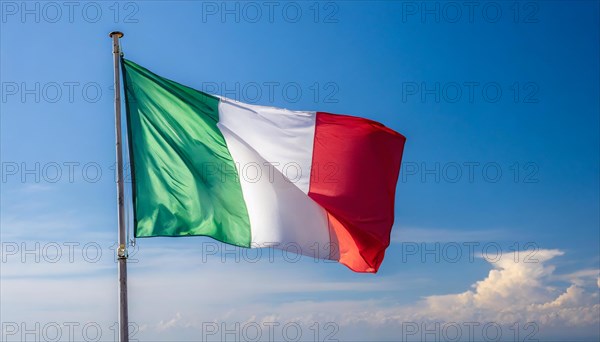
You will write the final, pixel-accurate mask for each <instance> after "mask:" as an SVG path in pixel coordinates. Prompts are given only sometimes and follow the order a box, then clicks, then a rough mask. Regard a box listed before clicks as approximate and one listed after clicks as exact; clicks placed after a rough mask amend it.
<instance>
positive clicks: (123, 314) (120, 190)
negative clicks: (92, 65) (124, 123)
mask: <svg viewBox="0 0 600 342" xmlns="http://www.w3.org/2000/svg"><path fill="white" fill-rule="evenodd" d="M109 37H111V38H112V43H113V63H114V71H115V76H114V77H115V79H114V80H115V81H114V89H115V135H116V152H117V165H116V170H117V206H118V210H117V217H118V231H119V235H118V245H119V246H118V248H117V262H118V264H117V267H118V273H119V341H120V342H129V317H128V315H127V238H126V236H127V234H126V229H127V228H126V225H125V203H124V187H123V144H122V138H121V79H120V70H119V67H120V63H119V60H120V58H121V47H120V42H119V39H120V38H121V37H123V33H122V32H118V31H114V32H111V33H110V34H109Z"/></svg>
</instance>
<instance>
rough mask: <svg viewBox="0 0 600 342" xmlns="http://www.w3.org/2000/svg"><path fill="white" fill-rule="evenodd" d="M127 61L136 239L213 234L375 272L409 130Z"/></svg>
mask: <svg viewBox="0 0 600 342" xmlns="http://www.w3.org/2000/svg"><path fill="white" fill-rule="evenodd" d="M122 69H123V76H124V77H123V79H124V83H125V89H126V90H125V99H126V106H127V127H128V138H129V145H130V148H129V153H130V160H131V164H132V175H133V205H134V230H135V236H136V237H152V236H197V235H202V236H209V237H212V238H214V239H216V240H219V241H221V242H224V243H227V244H232V245H236V246H241V247H249V248H261V247H276V248H283V249H286V250H288V251H292V252H296V253H299V254H303V255H308V256H312V257H315V258H322V259H331V260H337V261H339V262H340V263H342V264H344V265H346V266H348V267H349V268H350V269H352V270H353V271H356V272H372V273H375V272H377V270H378V268H379V266H380V264H381V262H382V261H383V256H384V253H385V249H386V248H387V246H388V245H389V243H390V232H391V229H392V225H393V222H394V197H395V189H396V182H397V179H398V173H399V170H400V163H401V159H402V151H403V148H404V142H405V140H406V139H405V138H404V137H403V136H402V135H401V134H399V133H397V132H395V131H393V130H391V129H389V128H387V127H385V126H384V125H382V124H380V123H377V122H374V121H371V120H367V119H363V118H358V117H353V116H346V115H335V114H329V113H323V112H311V111H292V110H287V109H282V108H274V107H264V106H257V105H251V104H245V103H240V102H237V101H233V100H230V99H227V98H225V97H220V96H216V95H210V94H206V93H203V92H201V91H198V90H195V89H192V88H190V87H186V86H184V85H181V84H178V83H176V82H174V81H171V80H168V79H166V78H163V77H160V76H158V75H156V74H154V73H152V72H151V71H149V70H147V69H145V68H143V67H141V66H139V65H137V64H136V63H134V62H132V61H129V60H126V59H123V60H122Z"/></svg>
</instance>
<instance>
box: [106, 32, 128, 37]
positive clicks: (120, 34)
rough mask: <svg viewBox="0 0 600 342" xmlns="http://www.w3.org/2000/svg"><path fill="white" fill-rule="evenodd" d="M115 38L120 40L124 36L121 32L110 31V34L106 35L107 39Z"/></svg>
mask: <svg viewBox="0 0 600 342" xmlns="http://www.w3.org/2000/svg"><path fill="white" fill-rule="evenodd" d="M115 35H116V36H117V38H122V37H123V36H124V34H123V32H121V31H112V32H111V33H109V34H108V36H109V37H111V38H112V36H115Z"/></svg>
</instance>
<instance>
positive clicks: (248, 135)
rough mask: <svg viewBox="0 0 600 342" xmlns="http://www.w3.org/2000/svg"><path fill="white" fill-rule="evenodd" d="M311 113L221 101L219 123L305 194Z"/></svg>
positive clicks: (312, 122)
mask: <svg viewBox="0 0 600 342" xmlns="http://www.w3.org/2000/svg"><path fill="white" fill-rule="evenodd" d="M315 119H316V114H315V112H296V111H291V110H287V109H282V108H274V107H264V106H256V105H250V104H245V103H241V102H236V101H233V100H230V99H227V98H224V97H221V101H220V103H219V123H220V124H221V125H223V126H225V127H227V129H229V130H230V131H231V132H233V133H235V135H237V136H238V137H240V139H242V141H244V142H245V143H246V144H248V145H249V146H250V147H251V148H252V149H254V150H255V151H256V152H258V154H259V155H260V156H261V157H263V159H265V160H267V161H268V162H270V163H271V164H273V166H274V167H275V168H276V169H277V170H279V172H281V173H282V174H283V175H284V176H286V177H287V178H288V179H289V180H291V181H292V182H293V183H294V184H295V185H296V186H297V187H298V188H299V189H300V190H301V191H302V192H304V193H305V194H308V190H309V186H310V172H311V164H312V152H313V144H314V137H315Z"/></svg>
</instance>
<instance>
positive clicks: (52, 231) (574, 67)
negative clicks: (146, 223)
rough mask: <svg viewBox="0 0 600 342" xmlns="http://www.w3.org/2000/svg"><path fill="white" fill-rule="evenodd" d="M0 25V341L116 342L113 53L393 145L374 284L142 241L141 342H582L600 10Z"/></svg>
mask: <svg viewBox="0 0 600 342" xmlns="http://www.w3.org/2000/svg"><path fill="white" fill-rule="evenodd" d="M24 6H25V7H24ZM471 6H472V7H471ZM0 16H1V18H0V25H1V26H0V28H1V29H0V67H1V73H0V81H1V86H2V89H1V90H2V94H1V95H2V96H1V99H0V106H1V116H0V119H1V127H0V142H1V146H0V152H1V156H0V158H1V162H2V182H1V207H0V210H1V212H0V213H1V220H0V223H1V234H0V237H1V240H2V263H1V264H0V266H1V278H2V283H1V290H2V291H1V294H0V296H1V299H2V306H1V308H0V314H1V316H2V317H1V321H2V322H3V324H4V323H6V324H4V325H3V327H2V334H3V335H2V336H3V338H5V340H19V339H20V338H21V333H22V329H21V328H22V326H21V324H25V326H26V327H31V326H35V323H36V322H37V323H39V324H40V325H41V326H42V327H43V326H45V325H47V324H49V323H50V322H55V323H58V324H59V326H61V327H62V328H61V330H60V331H61V332H63V334H62V335H63V336H62V338H63V340H68V339H67V336H66V331H67V330H68V329H67V328H65V327H64V323H65V322H80V323H81V324H80V327H79V328H77V329H76V333H79V334H81V333H82V332H81V329H80V328H81V326H83V325H85V324H86V323H89V322H97V324H98V326H99V327H100V329H101V331H102V338H101V339H102V340H111V339H112V338H113V335H112V333H113V330H111V327H112V325H111V324H112V322H114V321H116V319H117V316H116V313H117V311H116V265H115V263H114V260H113V253H114V250H111V249H110V247H111V246H112V244H113V243H114V239H115V238H116V200H115V197H116V195H115V186H114V178H113V174H114V114H113V107H112V105H113V104H112V77H113V75H112V59H111V45H110V39H109V38H108V33H109V32H110V31H112V30H121V31H123V32H125V37H124V39H123V40H122V47H123V50H124V52H125V55H126V57H127V58H129V59H131V60H133V61H135V62H137V63H139V64H141V65H143V66H145V67H147V68H149V69H151V70H153V71H155V72H156V73H158V74H160V75H162V76H165V77H168V78H170V79H173V80H175V81H178V82H180V83H183V84H186V85H189V86H192V87H194V88H197V89H200V90H205V91H213V92H216V93H217V94H221V95H225V96H228V97H234V98H235V99H237V100H240V101H245V102H251V103H256V104H262V105H271V106H278V107H286V108H289V109H296V110H319V111H327V112H332V113H345V114H351V115H358V116H363V117H366V118H369V119H373V120H377V121H380V122H382V123H384V124H385V125H387V126H389V127H391V128H393V129H394V130H396V131H398V132H400V133H402V134H403V135H405V136H406V137H407V144H406V147H405V152H404V158H403V166H402V168H403V169H402V174H401V177H400V179H399V182H398V187H397V195H396V220H395V226H394V229H393V233H392V236H393V239H392V240H393V241H392V245H391V246H390V247H389V249H388V251H387V254H386V259H385V260H384V263H383V264H382V266H381V269H380V272H379V273H378V274H377V275H365V274H354V273H352V272H351V271H349V270H348V269H346V268H345V267H344V266H342V265H339V264H335V263H327V262H322V261H319V262H314V261H313V260H311V259H308V258H304V257H303V258H301V259H300V260H299V261H297V262H294V261H295V260H291V259H290V257H289V256H287V255H285V256H284V255H283V254H282V253H281V252H276V251H275V252H273V253H274V257H273V260H270V259H269V258H268V257H266V256H265V255H266V254H265V255H263V256H262V257H260V258H259V260H258V262H248V258H245V259H244V258H243V256H246V254H244V253H246V252H243V251H240V250H235V249H232V250H231V251H229V250H225V248H226V247H225V246H223V245H220V244H217V243H214V242H211V241H210V240H208V239H203V238H197V239H196V238H187V239H175V240H174V239H164V238H156V239H145V240H138V241H137V242H138V244H137V248H138V250H137V252H136V253H135V258H136V259H137V261H138V262H135V263H134V262H132V263H131V264H130V282H131V288H130V289H131V293H130V306H131V307H130V309H131V310H130V317H131V321H132V322H135V324H136V326H137V327H138V328H139V331H138V332H137V335H136V337H137V338H139V339H140V340H199V339H201V338H204V337H206V338H205V340H210V339H214V340H219V339H220V338H221V337H222V335H220V334H221V333H223V331H224V330H225V329H224V328H223V326H222V325H221V324H225V327H226V328H230V329H233V330H234V331H235V334H238V335H240V336H242V337H248V336H246V335H244V334H245V333H247V331H245V330H243V327H254V325H253V324H258V325H259V326H260V327H261V329H262V330H261V332H262V333H263V334H262V335H263V336H262V339H263V340H268V337H267V331H268V329H267V328H265V322H271V323H273V322H274V323H278V324H279V327H283V326H285V325H286V324H288V325H289V324H292V325H293V323H294V324H295V322H298V323H297V324H299V325H300V326H301V328H302V338H301V340H303V341H307V340H309V341H315V340H324V339H325V338H326V337H328V334H330V336H329V337H331V338H337V339H339V340H385V339H389V340H398V339H401V338H404V337H406V339H410V338H413V339H417V340H418V339H421V338H422V336H421V335H419V334H421V333H422V332H423V329H422V327H423V326H422V324H424V323H427V324H434V323H435V322H438V323H440V324H447V323H448V322H452V321H454V322H459V323H461V325H460V327H461V329H463V330H462V332H463V333H464V332H466V328H465V326H464V323H465V322H478V323H481V324H480V326H479V328H477V329H478V331H477V333H480V334H482V333H483V332H482V331H483V330H482V329H483V328H481V327H482V326H484V325H485V324H488V323H495V324H496V323H497V324H498V326H501V327H502V328H501V332H503V336H504V338H505V339H510V340H516V338H514V335H511V334H513V333H514V331H515V328H514V327H515V324H517V327H518V328H516V330H517V331H519V332H520V333H521V335H520V337H521V338H520V339H521V340H522V339H523V337H524V336H526V335H528V334H530V333H532V332H533V333H534V334H533V335H532V337H534V338H540V339H544V340H545V339H549V338H556V339H561V338H562V339H565V338H570V339H573V338H575V339H582V340H597V339H598V337H599V335H600V332H599V331H598V329H597V325H598V323H599V321H600V317H599V316H600V303H599V296H598V290H599V286H600V280H599V278H598V268H599V266H600V257H599V255H600V252H599V241H600V233H599V229H598V227H599V224H600V222H599V205H600V203H599V200H600V199H599V187H600V184H599V177H598V176H599V174H600V165H599V155H600V151H599V116H598V113H599V109H600V108H599V93H600V89H599V81H598V80H599V77H598V76H599V72H600V70H599V61H600V59H599V58H598V57H599V50H598V49H599V47H598V41H599V38H600V37H599V36H598V32H599V30H598V24H599V6H598V3H597V2H593V1H580V2H577V1H571V2H567V1H547V2H504V1H500V2H495V1H488V2H474V3H467V2H452V3H446V2H437V1H428V2H418V1H417V2H413V1H386V2H383V1H380V2H377V1H376V2H366V1H364V2H362V1H339V2H328V1H324V2H279V1H274V2H250V3H244V2H235V1H231V2H220V1H217V2H211V1H205V2H201V1H124V2H118V3H115V2H112V1H111V2H102V1H98V2H81V3H71V2H60V1H59V2H35V1H34V2H28V3H27V4H24V3H23V2H13V1H4V0H3V1H1V2H0ZM111 167H112V168H113V169H111ZM27 170H29V171H27ZM70 171H72V172H70ZM57 172H59V173H57ZM71 175H72V177H70V176H71ZM56 246H58V247H56ZM69 246H73V251H74V252H73V258H72V259H73V260H70V259H69V258H68V255H69V253H68V252H69ZM457 246H458V247H457ZM469 246H472V248H471V247H469ZM25 250H29V251H33V252H29V254H28V253H27V252H25ZM496 250H499V251H501V255H498V253H495V251H496ZM57 251H58V253H59V254H57ZM96 251H100V253H101V255H100V256H98V257H97V258H96V256H95V254H94V253H95V252H96ZM228 251H229V253H230V254H226V253H227V252H228ZM426 251H433V252H429V254H427V252H426ZM453 251H458V253H459V256H458V257H455V256H456V254H453ZM231 253H233V254H231ZM223 255H225V256H226V259H225V260H223V259H222V258H223ZM236 255H237V256H238V257H240V259H241V260H240V261H239V262H236V260H235V256H236ZM436 255H437V256H438V258H439V260H435V257H436ZM36 256H37V257H39V258H40V260H39V261H38V260H36ZM527 257H529V259H527ZM53 260H55V262H49V261H53ZM524 260H528V261H531V262H525V261H524ZM459 308H460V309H459ZM236 323H239V324H240V326H241V327H242V328H240V329H237V330H236V328H235V327H236V325H235V324H236ZM529 323H533V324H534V325H529V326H527V324H529ZM15 324H16V326H18V327H19V328H18V329H17V330H14V329H13V328H14V327H15ZM213 324H217V328H216V330H214V329H213V328H215V326H213ZM315 324H316V325H315ZM328 324H329V325H328ZM414 324H417V325H418V326H419V330H418V331H417V332H416V333H414V334H413V333H412V331H413V330H410V329H411V327H414ZM311 326H312V327H313V328H311ZM431 326H433V325H431ZM232 327H233V328H232ZM294 327H295V325H294ZM314 327H316V328H314ZM510 327H513V328H512V330H511V328H510ZM534 327H535V328H537V330H536V329H534ZM11 329H13V330H11ZM78 329H79V330H78ZM113 329H114V328H113ZM210 329H213V330H214V334H212V333H211V334H209V335H207V336H204V335H202V334H207V331H213V330H210ZM278 329H279V328H278ZM42 330H43V329H42ZM438 330H439V331H438V332H437V334H438V335H437V337H438V340H443V337H444V336H443V331H442V330H443V329H438ZM290 331H291V330H290ZM315 331H318V332H319V333H320V335H319V336H318V338H317V337H315V335H314V332H315ZM39 333H40V334H43V331H40V332H39ZM285 333H286V332H284V331H282V330H281V329H279V330H276V331H275V334H276V339H279V340H282V339H284V340H285V339H289V340H294V338H293V337H294V336H289V335H285ZM232 334H234V333H232ZM277 334H278V335H277ZM289 334H291V335H294V334H293V333H291V332H289ZM463 335H464V334H463ZM234 337H235V336H234V335H231V336H229V337H228V338H233V339H234ZM251 337H252V336H251ZM446 337H448V336H446ZM430 338H431V336H430ZM247 339H250V340H251V338H250V337H248V338H247ZM447 339H449V338H447ZM463 339H466V336H463ZM480 339H481V336H480ZM467 340H468V339H467Z"/></svg>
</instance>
